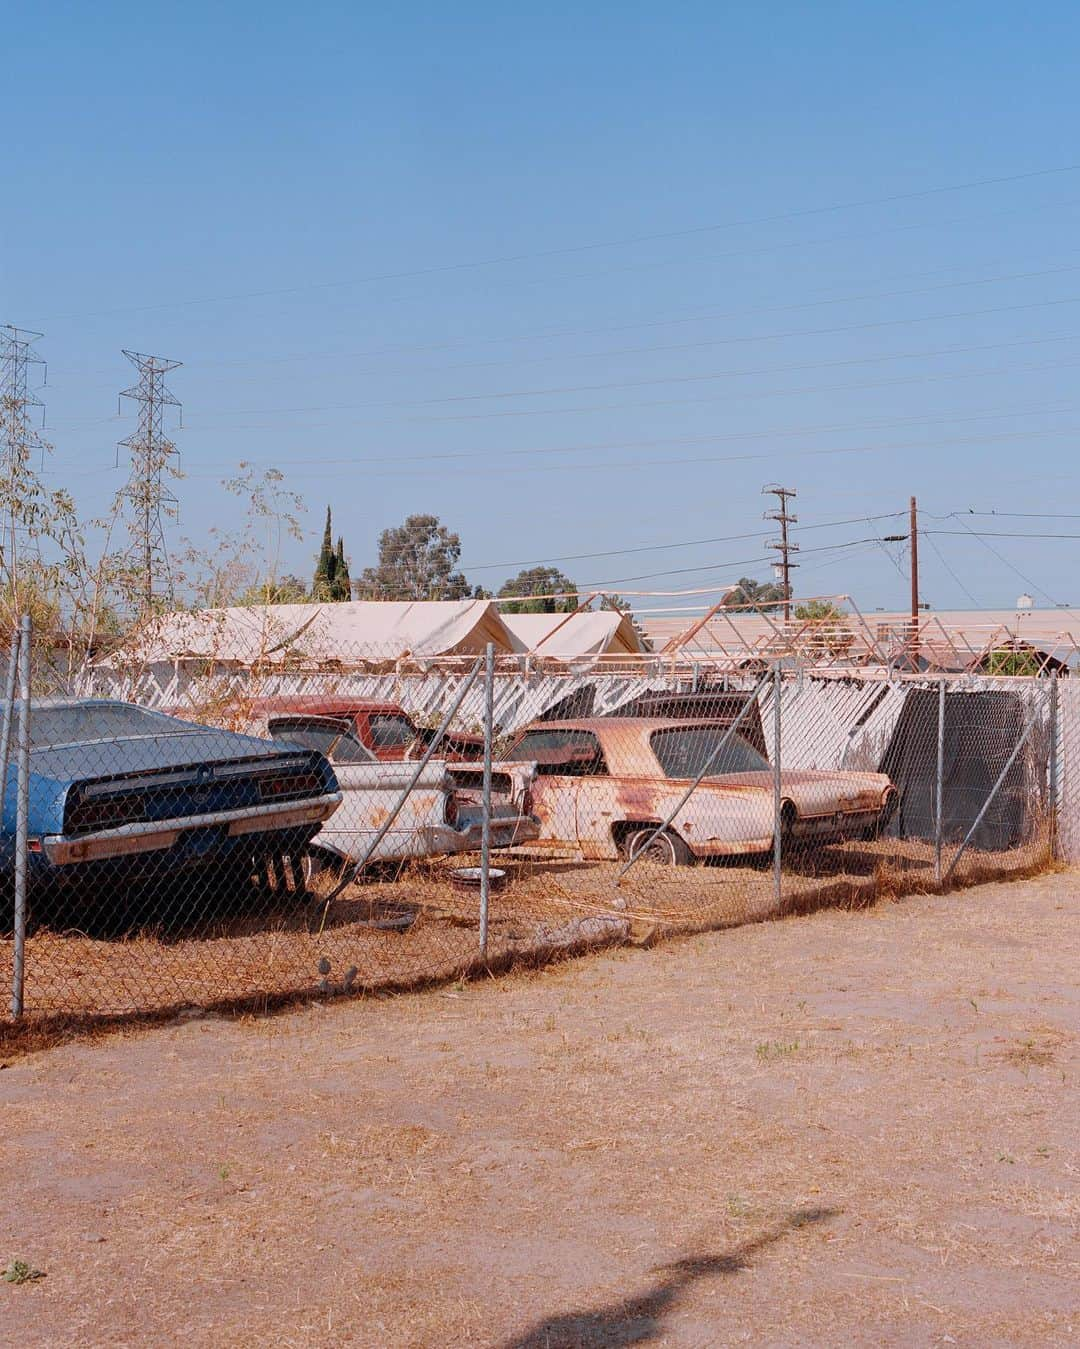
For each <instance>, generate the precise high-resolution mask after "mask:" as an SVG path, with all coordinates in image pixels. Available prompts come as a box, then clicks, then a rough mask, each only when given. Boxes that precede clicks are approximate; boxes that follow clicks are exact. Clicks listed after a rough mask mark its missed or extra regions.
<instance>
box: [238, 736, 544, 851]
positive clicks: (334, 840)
mask: <svg viewBox="0 0 1080 1349" xmlns="http://www.w3.org/2000/svg"><path fill="white" fill-rule="evenodd" d="M257 729H260V730H263V731H264V732H265V734H267V735H268V736H269V737H270V739H271V740H274V741H277V742H278V743H279V744H280V745H283V746H284V745H289V746H295V747H296V748H298V749H304V750H308V751H312V750H317V751H318V752H319V753H320V754H321V755H323V756H324V757H325V759H327V760H328V761H329V763H330V764H331V765H332V766H333V771H334V773H335V774H336V778H337V786H338V789H339V791H340V793H341V798H342V804H341V809H340V810H339V811H338V812H337V814H336V815H335V817H334V818H333V819H332V820H330V821H328V822H327V823H326V824H325V825H324V826H323V828H322V830H321V831H320V832H319V834H318V835H317V836H316V837H315V838H314V839H313V841H312V843H311V846H310V847H309V849H308V853H307V856H306V860H305V869H306V871H307V873H308V875H309V877H313V876H314V875H315V874H316V873H317V872H318V871H319V870H320V869H322V870H331V871H332V870H336V869H338V868H340V866H341V865H342V864H343V863H345V862H356V861H359V860H360V859H361V858H362V857H365V856H367V854H368V850H369V846H370V845H372V844H374V850H373V851H372V853H371V856H370V858H369V859H368V860H369V861H371V862H399V861H402V860H404V859H405V858H408V857H438V856H442V855H445V854H450V853H461V852H472V851H475V850H476V849H477V848H479V847H480V841H481V832H482V821H483V804H482V795H481V792H482V781H483V769H482V767H481V766H480V765H478V764H460V763H447V762H446V761H445V760H443V759H432V760H431V761H430V762H429V763H428V764H426V765H425V767H424V768H423V770H422V771H421V773H420V776H419V778H417V780H416V783H415V785H414V787H413V790H412V791H411V792H410V793H409V794H408V796H407V797H406V798H405V800H404V801H403V802H401V797H402V794H403V793H404V792H405V790H406V788H407V787H408V786H409V784H410V782H412V779H413V777H414V776H415V773H416V770H417V765H415V764H412V763H409V762H403V761H398V762H396V763H385V762H381V761H380V760H378V759H376V757H375V755H374V754H373V753H372V751H371V750H370V749H368V747H367V746H366V745H364V744H362V743H361V741H360V740H359V738H358V737H357V734H356V729H355V727H354V725H353V723H352V718H351V717H348V716H343V717H329V716H314V715H304V714H300V713H291V714H286V713H283V714H281V715H270V716H269V717H267V718H265V721H264V723H263V724H262V725H260V726H258V727H257ZM532 777H533V774H532V770H531V768H528V767H527V766H525V765H516V764H515V765H509V764H500V765H499V766H498V769H497V771H496V772H495V773H494V774H493V777H492V821H491V846H492V847H493V848H510V847H514V846H515V845H516V844H520V843H528V842H532V841H533V840H534V839H536V837H537V836H538V834H539V826H538V824H537V822H536V820H535V819H534V818H533V816H532V815H531V814H530V813H529V812H530V809H531V807H530V805H529V789H530V786H531V783H532ZM399 803H400V808H399V809H398V807H399ZM395 809H397V810H398V813H397V815H396V816H395V817H394V818H393V820H392V821H391V823H390V827H389V828H388V830H387V831H386V833H385V834H383V836H382V837H381V838H379V837H378V835H379V831H380V829H381V828H382V826H383V825H384V824H385V823H386V822H387V821H388V820H389V819H390V816H391V814H392V812H393V811H394V810H395ZM376 840H377V841H376Z"/></svg>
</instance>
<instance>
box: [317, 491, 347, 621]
mask: <svg viewBox="0 0 1080 1349" xmlns="http://www.w3.org/2000/svg"><path fill="white" fill-rule="evenodd" d="M311 598H312V599H313V600H317V601H319V602H330V603H334V602H338V601H341V600H348V599H351V598H352V582H351V581H350V580H349V564H348V562H346V560H345V540H344V539H343V538H341V536H340V535H339V536H338V541H337V547H336V548H335V546H334V533H333V522H332V520H331V518H330V507H329V506H327V508H326V528H325V529H324V530H323V540H322V547H321V548H320V549H319V558H318V561H317V562H316V563H315V576H314V578H313V580H312V582H311Z"/></svg>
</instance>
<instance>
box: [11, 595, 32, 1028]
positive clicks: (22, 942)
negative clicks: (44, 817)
mask: <svg viewBox="0 0 1080 1349" xmlns="http://www.w3.org/2000/svg"><path fill="white" fill-rule="evenodd" d="M19 629H20V634H19V636H20V641H19V733H18V740H17V743H16V756H17V759H16V762H17V764H18V773H17V778H16V789H15V790H16V798H15V948H14V953H13V959H12V967H11V1015H12V1016H13V1017H20V1016H22V1013H23V986H24V982H25V973H26V881H27V875H26V850H27V844H28V841H29V832H30V830H29V821H30V638H31V624H30V615H29V614H24V615H23V616H22V618H21V619H20V621H19Z"/></svg>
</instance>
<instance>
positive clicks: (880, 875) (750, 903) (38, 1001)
mask: <svg viewBox="0 0 1080 1349" xmlns="http://www.w3.org/2000/svg"><path fill="white" fill-rule="evenodd" d="M948 857H949V853H948V852H947V853H946V861H948ZM1046 859H1047V847H1046V842H1045V840H1043V839H1040V838H1034V839H1032V840H1031V841H1030V842H1028V843H1026V844H1025V845H1024V846H1022V847H1018V848H1016V849H1013V850H1011V851H1008V852H1002V853H989V852H978V851H974V850H973V851H969V852H966V853H965V855H964V857H963V859H962V861H961V864H960V867H959V868H958V870H957V873H956V875H955V876H954V877H953V878H952V881H951V884H953V885H955V886H964V885H971V884H973V883H975V882H977V881H979V880H982V879H986V878H988V877H994V878H997V877H1002V876H1008V875H1023V874H1030V873H1032V872H1036V871H1038V870H1040V869H1041V868H1043V867H1044V866H1045V865H1046V864H1047V863H1046ZM470 860H477V859H470V858H468V857H458V858H442V859H436V860H432V861H428V862H422V863H413V864H410V865H407V866H405V867H404V868H403V869H401V870H400V871H399V872H397V873H394V874H386V873H384V874H383V875H382V876H378V877H372V878H366V879H365V880H364V881H363V882H362V883H361V884H359V885H354V886H352V887H350V888H349V889H348V890H347V891H346V892H345V893H344V894H343V895H342V896H341V897H340V898H339V899H336V900H334V902H333V903H331V904H326V903H323V902H322V901H321V900H320V898H319V896H318V894H316V895H314V896H308V897H303V896H301V897H297V896H295V895H288V894H287V895H284V896H280V895H279V896H276V897H271V896H269V895H267V894H265V893H259V892H256V893H255V894H254V895H253V896H252V897H250V898H248V899H245V900H243V901H239V900H237V901H236V902H235V903H234V904H233V906H232V907H233V911H232V912H231V913H229V914H227V915H226V914H222V915H219V916H215V917H211V918H202V917H200V918H199V919H198V920H197V921H181V922H173V923H172V924H171V925H170V924H166V923H163V922H160V921H156V920H155V919H154V918H153V917H151V918H150V919H148V920H147V921H145V922H132V921H130V919H128V918H126V917H125V913H126V911H127V910H126V906H125V904H124V900H125V896H124V895H122V894H119V893H117V894H115V895H109V896H96V897H93V899H92V900H91V901H90V902H88V903H87V904H86V905H85V906H84V907H83V908H82V909H81V910H78V911H75V912H72V913H70V914H68V915H67V917H66V918H65V920H64V921H55V922H51V923H43V924H40V925H39V926H38V927H37V928H36V930H35V931H34V932H33V933H32V935H31V937H30V940H29V942H28V944H27V961H26V971H27V973H26V994H25V997H26V1008H27V1011H28V1012H29V1013H30V1015H31V1016H36V1017H39V1018H40V1017H43V1016H44V1017H54V1018H59V1021H58V1023H57V1024H58V1025H60V1026H62V1027H64V1028H65V1029H71V1028H74V1027H76V1026H78V1025H79V1024H80V1021H81V1022H82V1024H83V1026H84V1027H85V1025H86V1023H87V1022H88V1020H90V1019H92V1018H94V1017H97V1016H108V1017H123V1016H132V1015H160V1014H161V1013H164V1012H168V1011H175V1010H177V1009H179V1008H181V1007H184V1006H198V1007H218V1008H223V1007H230V1006H231V1007H236V1006H238V1005H241V1004H247V1005H249V1006H255V1007H260V1006H261V1007H265V1006H266V1005H269V1004H271V1003H273V1002H274V1001H275V1000H281V999H285V998H288V997H293V996H297V995H301V996H303V995H307V996H313V995H318V994H319V992H320V991H325V990H326V989H327V988H329V989H332V990H337V991H341V990H342V989H348V990H357V989H360V990H368V991H374V990H377V989H402V988H411V987H417V986H419V985H422V984H427V983H433V982H438V981H446V980H451V979H454V978H457V977H459V976H461V975H463V974H470V973H476V972H477V971H478V970H480V969H482V968H484V967H488V966H494V967H497V968H503V967H505V966H506V965H507V964H509V963H512V962H514V961H522V962H529V961H533V962H534V963H535V962H536V961H537V960H539V959H544V958H548V957H550V955H552V954H557V953H559V952H561V951H565V950H566V949H571V950H577V949H580V948H581V947H583V946H585V947H587V946H589V945H590V944H592V945H599V944H604V943H606V942H611V941H616V940H627V939H628V940H631V941H634V942H637V943H639V944H640V943H645V942H651V941H656V940H659V939H661V938H663V937H666V936H670V935H673V934H677V933H688V932H696V931H707V930H710V929H718V928H724V927H731V926H735V925H738V924H740V923H746V922H755V921H759V920H761V919H763V918H770V917H777V916H781V915H784V914H791V913H805V912H809V911H812V910H813V909H816V908H819V907H822V906H827V905H839V906H859V905H865V904H868V903H871V902H873V901H875V900H878V899H881V898H883V897H886V898H887V897H892V896H896V895H902V894H912V893H925V892H929V891H932V890H934V889H935V888H936V887H935V884H934V852H933V848H932V846H931V845H929V844H925V843H920V842H918V841H915V840H897V839H882V840H880V841H878V842H861V843H854V842H852V843H848V844H846V845H843V846H836V847H830V848H822V849H817V850H813V851H804V852H803V853H802V854H801V855H797V856H794V855H793V856H791V857H789V858H788V859H787V862H786V866H785V871H784V876H783V893H782V898H781V901H780V903H779V904H778V903H777V901H776V896H775V893H774V888H773V877H772V873H771V870H770V867H769V858H765V859H764V860H763V863H762V862H759V863H758V864H757V865H746V864H742V865H739V864H735V865H715V866H713V865H710V866H697V867H691V868H683V867H677V868H667V867H662V866H657V865H654V864H651V863H646V862H641V863H638V864H637V865H636V866H635V868H634V869H633V870H631V872H630V873H629V874H628V875H627V877H626V878H625V879H624V880H623V881H622V883H621V884H620V883H618V871H619V865H618V864H613V863H607V862H604V863H595V862H584V861H582V860H580V858H579V857H575V856H574V855H558V854H554V855H553V854H551V853H550V852H545V851H543V850H540V851H534V852H531V853H530V852H528V851H524V850H523V851H521V852H518V853H513V854H511V853H503V854H500V855H499V856H498V858H497V860H498V864H499V866H500V867H502V868H504V869H505V870H506V871H507V872H508V875H509V884H508V886H507V888H506V889H505V890H501V891H498V892H496V893H495V894H494V895H493V897H492V905H491V923H490V934H489V937H490V939H489V944H488V948H487V952H486V954H485V955H484V956H481V952H480V949H479V926H480V915H479V899H478V896H477V895H476V894H468V893H463V892H462V891H460V890H458V889H457V888H455V887H454V886H453V885H452V884H451V881H450V876H451V872H452V870H453V868H455V867H459V866H461V865H463V864H466V863H468V862H469V861H470ZM735 861H736V863H738V862H739V861H740V859H735ZM199 883H200V884H205V881H200V882H199ZM331 888H332V887H331ZM170 903H172V904H173V905H174V907H175V909H176V910H177V911H178V912H180V913H181V914H191V913H200V912H201V906H202V899H201V897H200V895H198V894H188V893H184V892H183V891H182V888H181V889H180V890H178V892H177V894H175V895H172V896H170V894H169V892H168V891H167V890H166V889H165V887H158V889H157V890H155V891H154V892H153V895H152V903H151V906H150V907H151V914H152V915H153V914H156V913H160V912H161V911H163V910H166V909H167V908H168V905H169V904H170ZM11 947H12V943H11V941H10V940H7V941H4V940H0V983H3V981H4V980H7V981H8V983H9V982H10V966H11ZM4 986H7V984H4ZM45 1030H46V1028H45V1027H44V1026H42V1027H41V1034H44V1033H45ZM26 1034H27V1032H26V1031H24V1030H18V1029H15V1028H12V1027H11V1026H10V1024H9V1025H8V1026H7V1027H5V1026H4V1024H3V1021H2V1019H0V1051H2V1050H3V1048H4V1045H5V1041H7V1042H8V1043H9V1044H13V1043H19V1042H21V1041H23V1040H24V1039H25V1037H26Z"/></svg>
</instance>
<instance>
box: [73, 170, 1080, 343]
mask: <svg viewBox="0 0 1080 1349" xmlns="http://www.w3.org/2000/svg"><path fill="white" fill-rule="evenodd" d="M1078 170H1080V164H1065V165H1061V166H1058V167H1055V168H1049V169H1034V170H1030V171H1028V172H1025V173H1014V174H1005V175H1000V176H997V177H992V178H976V179H970V180H968V181H966V182H961V183H949V184H946V185H944V186H939V187H930V188H918V189H915V190H913V191H909V192H893V193H889V194H887V195H885V196H880V197H864V198H862V199H857V200H853V201H845V202H833V203H830V204H829V205H827V206H811V207H801V208H799V209H797V210H792V211H777V212H773V213H770V214H767V215H761V216H751V217H747V218H745V219H742V220H729V221H723V222H720V223H716V224H709V225H695V226H692V227H689V228H685V229H678V230H663V231H658V232H655V233H651V234H638V235H629V236H625V237H623V238H615V239H602V240H598V241H594V242H591V243H585V244H572V245H568V246H564V247H561V248H548V249H540V250H535V251H529V252H520V253H509V254H503V255H501V256H497V257H488V258H479V259H473V260H470V261H464V262H452V263H440V264H438V265H434V266H427V267H418V268H411V269H408V270H401V271H394V272H381V273H374V274H371V275H368V276H362V277H351V278H344V279H337V280H332V281H317V282H308V283H306V284H303V285H295V286H282V287H276V288H273V289H264V290H255V291H241V292H236V293H234V294H231V295H211V296H202V297H200V298H197V299H187V300H174V301H164V302H161V303H157V304H150V305H137V306H131V305H127V306H121V307H118V308H113V309H105V310H97V311H94V312H90V313H82V314H63V315H57V316H56V321H61V320H63V321H66V320H69V319H81V318H96V317H99V316H102V315H111V314H138V313H150V312H153V311H155V310H160V309H179V308H186V307H189V306H191V305H200V304H222V303H232V302H236V301H238V300H257V299H265V298H267V297H276V296H282V295H297V294H303V293H306V292H312V291H320V290H332V289H337V288H339V287H342V286H356V285H367V284H370V283H372V282H377V281H398V280H404V279H407V278H413V277H424V276H434V275H439V274H443V273H447V272H462V271H472V270H476V269H480V268H484V267H495V266H501V265H504V264H506V263H514V262H529V261H534V260H539V259H543V258H553V257H566V256H569V255H571V254H576V253H590V252H596V251H599V250H601V249H605V248H626V247H631V246H633V245H636V244H642V243H655V242H659V241H663V240H668V239H686V238H691V237H693V236H695V235H700V234H711V233H717V232H720V231H723V230H729V229H739V228H745V227H750V226H758V225H768V224H776V223H778V222H780V221H784V220H798V219H806V218H809V217H813V216H819V215H828V214H831V213H833V212H837V211H850V210H856V209H859V208H862V207H866V206H886V205H891V204H893V203H896V202H900V201H915V200H919V199H923V198H927V197H935V196H941V195H944V194H947V193H950V192H965V191H970V190H972V189H975V188H980V187H994V186H999V185H1001V184H1004V183H1015V182H1024V181H1028V180H1030V179H1034V178H1046V177H1051V176H1054V175H1060V174H1065V173H1075V172H1077V171H1078Z"/></svg>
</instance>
